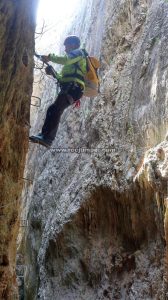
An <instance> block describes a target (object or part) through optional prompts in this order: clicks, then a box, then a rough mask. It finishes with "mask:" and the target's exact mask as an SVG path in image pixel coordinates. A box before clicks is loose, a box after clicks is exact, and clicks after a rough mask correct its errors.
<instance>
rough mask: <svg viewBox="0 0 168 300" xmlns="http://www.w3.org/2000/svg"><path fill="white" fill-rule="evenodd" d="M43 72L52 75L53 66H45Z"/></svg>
mask: <svg viewBox="0 0 168 300" xmlns="http://www.w3.org/2000/svg"><path fill="white" fill-rule="evenodd" d="M45 72H46V74H47V75H53V68H52V66H47V67H46V68H45Z"/></svg>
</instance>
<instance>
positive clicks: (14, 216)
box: [0, 0, 37, 299]
mask: <svg viewBox="0 0 168 300" xmlns="http://www.w3.org/2000/svg"><path fill="white" fill-rule="evenodd" d="M36 6H37V1H34V0H26V1H25V0H17V1H13V0H8V1H6V0H1V1H0V40H1V46H0V299H17V284H16V276H15V260H16V259H15V257H16V238H17V234H18V229H19V225H20V221H19V215H20V203H21V199H20V196H21V190H22V187H23V182H24V180H23V171H24V164H25V156H26V152H27V149H28V138H27V136H28V131H29V111H30V100H31V92H32V83H33V53H34V30H35V10H36Z"/></svg>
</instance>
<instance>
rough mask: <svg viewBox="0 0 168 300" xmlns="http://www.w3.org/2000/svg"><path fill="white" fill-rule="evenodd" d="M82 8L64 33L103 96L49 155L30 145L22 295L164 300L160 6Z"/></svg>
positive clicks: (69, 120) (67, 118)
mask: <svg viewBox="0 0 168 300" xmlns="http://www.w3.org/2000/svg"><path fill="white" fill-rule="evenodd" d="M81 7H82V9H81V12H80V13H79V15H78V16H77V17H76V19H75V21H74V24H73V29H72V32H71V33H74V32H75V33H77V34H79V35H80V36H81V37H83V39H84V40H86V38H87V37H88V43H87V48H88V49H90V51H91V52H92V54H95V53H96V54H98V55H99V54H101V55H100V60H101V63H102V68H101V72H100V75H101V94H100V96H99V97H97V99H90V100H89V99H83V100H82V103H81V109H80V110H75V109H72V108H69V109H68V110H67V111H66V112H65V113H64V115H63V117H62V119H61V124H60V127H59V130H58V134H57V138H56V140H55V142H54V144H53V147H52V149H51V150H46V149H44V148H43V147H41V146H32V145H31V148H30V155H29V158H28V169H27V171H26V172H27V174H28V175H31V178H32V179H33V184H32V185H31V186H29V187H28V189H27V190H26V197H25V200H26V201H27V209H28V214H27V218H28V222H29V226H28V227H27V229H26V241H25V245H26V253H25V255H26V264H27V266H26V270H27V271H26V274H25V297H26V299H36V297H37V295H38V297H39V299H47V300H49V299H53V300H54V299H58V300H62V299H87V300H89V299H90V300H93V299H94V300H97V299H129V300H130V299H138V300H139V299H167V297H168V295H167V274H166V266H167V264H166V261H167V259H166V261H165V260H164V259H165V254H166V253H167V252H166V245H167V240H168V233H167V232H168V229H167V179H168V177H167V160H168V150H167V149H168V142H167V140H166V138H165V135H166V132H167V109H168V108H167V100H168V99H167V95H168V85H167V83H168V72H167V61H168V3H167V2H166V1H161V0H153V1H145V0H144V1H143V0H142V1H133V0H132V1H129V0H117V1H115V0H107V1H106V3H104V1H103V0H97V1H91V0H90V1H87V3H85V1H82V2H81ZM82 20H83V21H82ZM84 20H85V21H84ZM84 24H86V27H85V26H84ZM98 33H100V35H99V34H98ZM98 41H99V42H98ZM46 100H47V99H46ZM43 101H44V99H43ZM42 116H44V112H43V114H41V115H40V116H39V121H38V122H37V124H38V125H37V126H36V128H35V129H34V130H35V131H38V130H39V128H40V126H41V123H42ZM39 123H40V125H39ZM145 153H146V156H145V159H144V160H143V158H144V155H145Z"/></svg>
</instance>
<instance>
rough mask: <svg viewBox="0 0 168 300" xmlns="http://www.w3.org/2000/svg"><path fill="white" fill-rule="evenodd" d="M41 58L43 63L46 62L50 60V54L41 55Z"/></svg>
mask: <svg viewBox="0 0 168 300" xmlns="http://www.w3.org/2000/svg"><path fill="white" fill-rule="evenodd" d="M41 60H42V61H43V62H44V63H48V62H49V61H50V56H49V55H41Z"/></svg>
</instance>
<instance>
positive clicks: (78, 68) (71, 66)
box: [49, 49, 87, 87]
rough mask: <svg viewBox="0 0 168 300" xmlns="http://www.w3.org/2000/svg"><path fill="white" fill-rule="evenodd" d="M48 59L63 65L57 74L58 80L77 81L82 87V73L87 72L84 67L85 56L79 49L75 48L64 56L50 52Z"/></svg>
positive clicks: (83, 84)
mask: <svg viewBox="0 0 168 300" xmlns="http://www.w3.org/2000/svg"><path fill="white" fill-rule="evenodd" d="M49 57H50V61H52V62H53V63H57V64H60V65H63V68H62V71H61V73H60V74H59V75H60V76H59V81H60V82H62V83H63V82H72V81H75V82H78V83H80V84H81V85H82V86H83V87H85V83H84V75H85V74H86V72H87V69H86V58H85V56H84V54H83V52H82V50H80V49H75V50H73V51H71V52H70V53H68V54H67V55H65V56H56V55H55V54H50V56H49Z"/></svg>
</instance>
